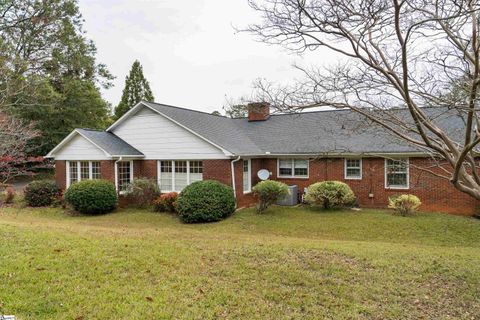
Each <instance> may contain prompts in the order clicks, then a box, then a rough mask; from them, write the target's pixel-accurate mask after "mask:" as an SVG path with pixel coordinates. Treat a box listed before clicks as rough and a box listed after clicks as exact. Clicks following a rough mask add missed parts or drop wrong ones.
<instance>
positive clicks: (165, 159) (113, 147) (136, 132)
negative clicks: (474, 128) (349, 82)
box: [47, 102, 478, 215]
mask: <svg viewBox="0 0 480 320" xmlns="http://www.w3.org/2000/svg"><path fill="white" fill-rule="evenodd" d="M436 110H437V109H434V108H431V109H430V110H428V112H430V113H433V115H434V116H436V115H435V112H436ZM438 113H439V115H438V116H441V115H442V114H445V112H444V110H442V111H441V112H438ZM360 117H361V116H360V115H358V114H355V113H354V112H352V111H349V110H334V111H316V112H305V113H294V114H278V115H277V114H275V115H273V114H272V115H270V110H269V107H268V105H265V104H251V105H249V114H248V118H238V119H231V118H227V117H223V116H218V115H212V114H208V113H203V112H199V111H194V110H189V109H184V108H179V107H173V106H168V105H163V104H157V103H149V102H141V103H139V104H138V105H136V106H135V107H134V108H133V109H131V110H130V111H129V112H128V113H126V114H125V115H124V116H123V117H121V118H120V119H119V120H117V121H116V122H115V123H114V124H113V125H111V126H110V127H109V128H108V129H107V130H105V131H96V130H90V129H76V130H74V131H73V132H72V133H70V134H69V135H68V136H67V137H66V138H65V139H64V140H63V141H62V142H61V143H60V144H58V145H57V146H56V147H55V148H54V149H53V150H52V151H51V152H50V153H49V154H48V155H47V157H50V158H54V159H55V171H56V173H55V179H56V182H57V183H58V185H59V186H60V187H61V188H63V189H66V188H68V187H69V186H70V185H71V184H72V183H74V182H76V181H80V180H82V179H97V178H103V179H107V180H110V181H112V182H114V183H115V186H116V188H117V190H118V191H119V192H120V193H121V192H122V190H125V188H126V186H127V184H128V183H129V182H130V181H132V179H134V178H136V177H149V178H153V179H155V180H156V181H158V184H159V186H160V188H161V190H162V192H168V191H181V190H182V189H183V188H184V187H185V186H187V185H188V184H189V183H191V182H193V181H197V180H202V179H204V180H205V179H214V180H218V181H220V182H222V183H224V184H227V185H230V186H232V187H233V189H234V191H235V196H236V199H237V206H238V207H244V206H250V205H252V204H253V203H254V202H255V199H254V197H253V196H252V194H251V189H252V186H254V185H255V184H256V183H258V182H259V178H258V177H257V172H258V171H259V170H260V169H267V170H268V171H269V172H270V179H274V180H279V181H282V182H285V183H286V184H288V185H297V186H298V190H299V191H300V192H301V193H303V191H304V188H305V187H307V186H309V185H310V184H312V183H314V182H318V181H323V180H339V181H344V182H346V183H347V184H348V185H350V187H351V188H352V189H353V191H354V192H355V194H356V196H357V198H358V203H359V205H360V206H363V207H386V205H387V203H388V198H389V197H390V196H392V195H398V194H404V193H411V194H415V195H417V196H419V198H420V199H421V200H422V202H423V204H422V207H421V209H422V210H428V211H439V212H449V213H453V214H459V215H471V214H473V213H474V211H475V209H476V206H477V205H478V202H477V200H475V199H473V198H472V197H470V196H468V195H466V194H464V193H461V192H459V191H457V190H456V189H455V188H454V187H453V186H452V185H451V184H450V182H449V181H447V180H445V179H442V178H439V177H437V176H435V175H433V174H431V173H428V172H426V171H425V170H422V169H421V168H422V167H430V168H431V165H432V163H431V162H430V161H431V160H430V158H429V157H428V155H427V154H426V153H425V152H422V151H421V150H418V149H416V148H415V147H412V146H410V145H408V144H407V143H406V142H404V141H399V140H398V139H395V137H393V136H392V135H391V134H389V133H388V132H385V131H383V130H381V129H379V128H377V126H375V125H373V124H371V123H369V122H368V121H367V120H366V119H362V118H360ZM457 118H458V117H455V116H453V115H451V114H450V115H449V116H448V117H445V119H444V121H443V122H444V124H445V126H446V127H447V129H448V130H461V128H463V123H462V122H461V121H460V120H459V119H457Z"/></svg>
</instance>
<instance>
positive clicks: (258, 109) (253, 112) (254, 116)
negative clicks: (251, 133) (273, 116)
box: [247, 102, 270, 121]
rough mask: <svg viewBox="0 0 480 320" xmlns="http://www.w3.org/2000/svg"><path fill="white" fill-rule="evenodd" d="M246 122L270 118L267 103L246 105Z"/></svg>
mask: <svg viewBox="0 0 480 320" xmlns="http://www.w3.org/2000/svg"><path fill="white" fill-rule="evenodd" d="M247 109H248V121H265V120H267V119H268V117H269V116H270V104H269V103H268V102H254V103H249V104H248V105H247Z"/></svg>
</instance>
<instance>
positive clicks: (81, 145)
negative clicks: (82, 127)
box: [54, 133, 110, 160]
mask: <svg viewBox="0 0 480 320" xmlns="http://www.w3.org/2000/svg"><path fill="white" fill-rule="evenodd" d="M54 156H55V160H109V159H110V158H109V157H108V156H107V155H106V154H105V152H103V151H102V150H100V149H99V148H98V147H96V146H95V145H94V144H92V143H91V142H90V141H88V140H87V139H85V138H84V137H82V136H81V135H80V134H78V133H77V134H75V136H74V137H73V138H72V139H71V140H70V141H67V142H66V144H65V145H64V146H63V147H62V148H60V150H58V151H56V152H55V154H54Z"/></svg>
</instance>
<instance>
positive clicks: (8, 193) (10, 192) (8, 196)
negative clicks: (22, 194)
mask: <svg viewBox="0 0 480 320" xmlns="http://www.w3.org/2000/svg"><path fill="white" fill-rule="evenodd" d="M13 199H15V189H14V188H13V187H7V189H6V190H5V203H7V204H10V203H13Z"/></svg>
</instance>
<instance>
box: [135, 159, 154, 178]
mask: <svg viewBox="0 0 480 320" xmlns="http://www.w3.org/2000/svg"><path fill="white" fill-rule="evenodd" d="M133 168H134V169H133V177H134V178H151V179H154V180H155V181H157V175H158V174H157V172H158V171H157V160H135V161H133Z"/></svg>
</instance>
